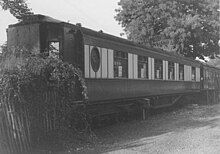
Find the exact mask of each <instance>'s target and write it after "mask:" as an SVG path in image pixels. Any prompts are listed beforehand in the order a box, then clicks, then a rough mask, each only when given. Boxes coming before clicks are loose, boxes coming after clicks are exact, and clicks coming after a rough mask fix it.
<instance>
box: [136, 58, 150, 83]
mask: <svg viewBox="0 0 220 154" xmlns="http://www.w3.org/2000/svg"><path fill="white" fill-rule="evenodd" d="M144 65H145V70H142V69H144V68H143V66H144ZM142 71H143V72H145V73H143V72H142ZM138 79H149V73H148V57H147V56H141V55H138Z"/></svg>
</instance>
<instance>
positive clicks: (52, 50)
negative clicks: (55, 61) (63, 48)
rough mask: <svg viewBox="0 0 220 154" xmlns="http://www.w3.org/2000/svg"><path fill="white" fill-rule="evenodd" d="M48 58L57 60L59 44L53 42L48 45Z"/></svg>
mask: <svg viewBox="0 0 220 154" xmlns="http://www.w3.org/2000/svg"><path fill="white" fill-rule="evenodd" d="M48 52H49V57H53V58H59V53H60V42H58V41H53V42H49V44H48Z"/></svg>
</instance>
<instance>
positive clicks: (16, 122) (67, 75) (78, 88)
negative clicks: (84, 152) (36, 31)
mask: <svg viewBox="0 0 220 154" xmlns="http://www.w3.org/2000/svg"><path fill="white" fill-rule="evenodd" d="M0 72H1V73H0V93H1V95H0V100H1V102H0V105H1V106H0V114H1V119H0V120H1V122H0V135H1V137H0V140H1V141H0V147H1V149H2V150H4V151H3V152H4V153H17V152H20V153H25V152H28V151H29V150H30V147H33V146H36V145H39V144H40V143H44V144H45V141H48V143H50V144H54V145H59V147H63V146H66V145H68V144H67V142H68V141H70V140H71V139H74V140H76V139H77V138H81V139H82V138H83V137H87V138H88V134H86V133H88V131H90V130H89V124H88V122H87V119H86V115H85V111H86V104H87V88H86V85H85V80H84V78H83V76H82V73H81V71H80V70H79V69H78V68H76V67H74V66H73V65H71V64H68V63H65V62H63V61H61V60H60V59H58V58H53V57H47V56H45V55H42V54H41V55H32V54H31V53H30V52H29V51H27V50H24V49H16V48H14V49H12V50H11V51H10V52H9V51H8V52H6V53H5V54H4V55H3V59H2V62H1V65H0ZM83 134H85V135H83ZM51 141H52V142H51ZM64 141H65V142H64ZM71 142H72V141H71ZM14 143H16V144H14ZM6 144H7V145H6ZM47 146H48V145H47ZM76 146H77V145H76Z"/></svg>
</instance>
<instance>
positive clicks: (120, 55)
mask: <svg viewBox="0 0 220 154" xmlns="http://www.w3.org/2000/svg"><path fill="white" fill-rule="evenodd" d="M114 77H115V78H128V54H127V53H125V52H121V51H114Z"/></svg>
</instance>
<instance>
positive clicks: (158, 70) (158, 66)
mask: <svg viewBox="0 0 220 154" xmlns="http://www.w3.org/2000/svg"><path fill="white" fill-rule="evenodd" d="M154 69H155V79H163V61H162V60H161V59H155V61H154Z"/></svg>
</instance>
